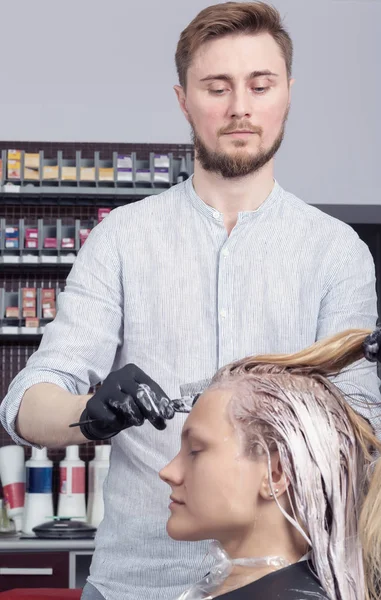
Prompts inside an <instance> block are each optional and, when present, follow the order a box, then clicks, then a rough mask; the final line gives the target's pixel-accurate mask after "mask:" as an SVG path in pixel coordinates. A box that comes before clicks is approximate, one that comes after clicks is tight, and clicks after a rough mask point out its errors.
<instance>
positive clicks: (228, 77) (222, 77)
mask: <svg viewBox="0 0 381 600" xmlns="http://www.w3.org/2000/svg"><path fill="white" fill-rule="evenodd" d="M266 76H267V77H279V75H278V73H273V72H272V71H269V70H268V69H264V70H262V71H252V73H250V75H249V76H248V77H247V79H255V78H256V77H266ZM215 80H218V81H229V82H230V81H232V80H233V77H232V76H231V75H228V74H227V73H216V74H215V75H214V74H211V75H207V76H206V77H203V78H202V79H200V81H215Z"/></svg>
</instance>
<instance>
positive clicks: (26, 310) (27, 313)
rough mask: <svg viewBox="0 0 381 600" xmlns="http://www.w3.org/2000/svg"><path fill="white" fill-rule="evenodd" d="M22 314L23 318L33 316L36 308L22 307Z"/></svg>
mask: <svg viewBox="0 0 381 600" xmlns="http://www.w3.org/2000/svg"><path fill="white" fill-rule="evenodd" d="M22 316H23V319H25V317H35V316H36V309H35V308H23V311H22Z"/></svg>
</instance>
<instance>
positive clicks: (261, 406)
mask: <svg viewBox="0 0 381 600" xmlns="http://www.w3.org/2000/svg"><path fill="white" fill-rule="evenodd" d="M371 333H372V332H371V331H370V330H363V329H353V330H348V331H345V332H343V333H340V334H337V335H335V336H333V337H330V338H327V339H325V340H321V341H319V342H317V343H315V344H314V345H312V346H311V347H309V348H307V349H306V350H303V351H301V352H297V353H295V354H282V355H277V354H274V355H273V354H271V355H265V356H256V357H249V358H245V359H243V360H239V361H236V362H234V363H231V364H229V365H227V366H226V367H223V368H222V369H220V370H219V371H218V372H217V373H216V375H215V376H214V378H213V380H212V383H211V386H210V388H209V389H212V388H224V389H226V388H228V389H231V390H232V396H231V401H230V404H229V411H230V417H231V419H232V420H233V422H234V424H235V425H236V426H238V427H239V429H240V433H241V435H242V437H243V439H244V447H245V452H246V453H247V455H249V456H253V457H255V456H256V455H258V454H259V453H261V454H263V452H265V453H267V454H268V456H270V454H271V452H273V451H274V450H276V451H277V452H279V456H280V460H281V462H282V467H283V470H284V473H285V476H286V477H287V478H288V480H289V481H290V489H291V491H290V501H291V506H292V511H291V512H292V513H293V514H291V515H289V514H285V516H286V518H287V519H288V520H289V521H291V522H292V523H293V524H294V525H295V527H297V528H298V530H299V531H300V532H301V534H302V535H303V537H305V539H306V541H307V542H308V544H309V545H310V547H311V552H312V558H311V562H312V564H313V567H314V570H315V572H316V575H317V576H318V578H319V580H320V582H321V585H322V587H323V588H324V590H325V591H326V593H327V594H328V596H329V598H330V599H331V600H363V599H367V600H380V598H381V462H380V459H379V458H378V455H379V453H380V451H381V442H380V441H379V440H378V439H377V437H376V435H375V433H374V431H373V429H372V427H371V426H370V424H369V423H368V422H367V421H366V420H365V419H364V418H363V417H362V416H360V415H359V414H358V413H357V412H356V411H355V410H354V409H353V408H351V406H350V404H349V402H348V401H347V399H346V398H345V396H344V395H343V394H342V393H341V392H340V390H339V389H338V387H336V386H335V385H334V383H332V381H330V379H329V378H330V377H332V376H335V375H337V374H338V373H340V372H342V371H343V369H346V368H348V367H350V366H351V365H352V364H353V363H354V362H356V361H358V360H360V359H362V358H364V356H366V357H367V358H368V359H369V360H375V357H376V355H377V352H379V345H381V332H380V331H379V330H378V331H377V332H374V333H373V334H372V336H370V334H371ZM377 336H378V337H377ZM378 339H379V340H380V341H379V342H378V345H377V340H378ZM372 353H373V354H372ZM364 401H365V400H364ZM380 413H381V405H380ZM278 506H279V507H280V509H281V510H282V512H284V511H283V509H282V508H281V506H280V504H279V503H278Z"/></svg>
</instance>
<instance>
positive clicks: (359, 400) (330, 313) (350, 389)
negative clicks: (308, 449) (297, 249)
mask: <svg viewBox="0 0 381 600" xmlns="http://www.w3.org/2000/svg"><path fill="white" fill-rule="evenodd" d="M354 235H355V239H354V240H353V241H352V243H351V244H349V246H345V245H344V246H342V245H340V248H339V251H338V252H337V253H335V254H336V255H335V262H336V264H335V269H331V273H332V275H331V277H330V280H329V281H328V282H327V288H326V293H325V295H324V297H323V300H322V303H321V306H320V313H319V320H318V327H317V338H316V339H317V340H320V339H322V338H326V337H328V336H331V335H334V334H336V333H338V332H340V331H344V330H345V329H374V328H375V327H376V323H377V296H376V277H375V268H374V262H373V258H372V255H371V253H370V251H369V248H368V246H367V245H366V244H365V243H364V242H363V241H362V240H360V238H359V237H358V236H357V234H354ZM332 381H333V382H334V383H335V384H336V385H337V386H338V387H339V388H340V390H341V391H342V392H343V394H344V395H345V396H346V398H347V400H348V402H349V404H350V405H351V406H352V408H353V409H354V410H356V411H357V412H358V413H360V414H361V415H363V416H364V417H366V418H367V419H368V421H369V422H370V423H371V424H372V426H373V428H374V430H375V432H376V433H377V434H378V435H381V404H380V401H381V396H380V380H379V378H378V376H377V365H376V364H375V363H370V362H368V361H366V360H365V359H363V360H360V361H357V362H356V363H354V364H353V365H352V366H351V367H350V368H348V369H345V370H344V371H342V372H341V373H340V374H339V375H338V376H336V377H334V378H332Z"/></svg>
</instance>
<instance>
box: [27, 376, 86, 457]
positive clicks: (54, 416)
mask: <svg viewBox="0 0 381 600" xmlns="http://www.w3.org/2000/svg"><path fill="white" fill-rule="evenodd" d="M90 396H91V395H83V396H76V395H74V394H71V393H70V392H68V391H66V390H63V389H62V388H60V387H59V386H57V385H55V384H52V383H38V384H37V385H33V386H32V387H30V388H29V389H28V390H27V391H26V392H25V394H24V396H23V399H22V401H21V405H20V409H19V412H18V415H17V420H16V432H17V433H18V435H19V436H20V437H22V438H23V439H24V440H27V441H28V442H31V443H33V444H38V445H41V446H47V447H50V448H54V447H60V446H69V445H71V444H83V443H84V442H88V439H87V438H85V436H84V435H82V433H81V431H80V429H79V427H72V428H69V425H70V423H74V422H77V421H79V419H80V416H81V414H82V411H83V410H84V408H85V406H86V403H87V401H88V399H89V398H90Z"/></svg>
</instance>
